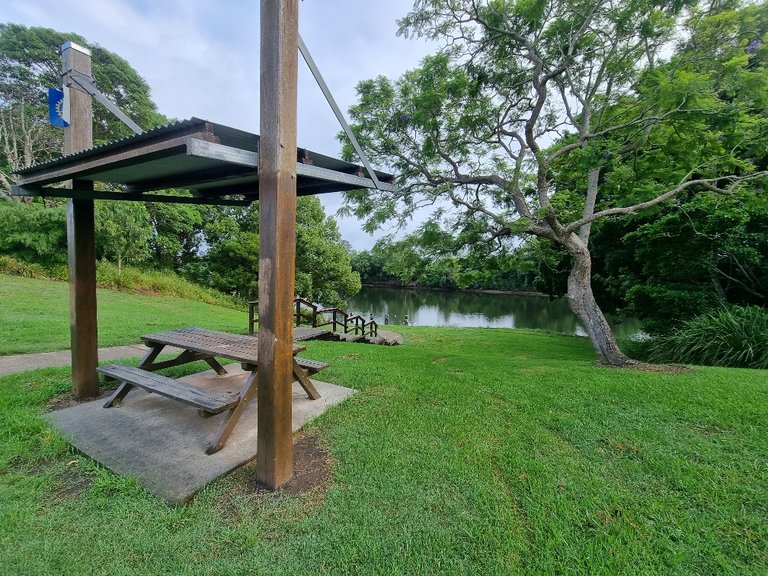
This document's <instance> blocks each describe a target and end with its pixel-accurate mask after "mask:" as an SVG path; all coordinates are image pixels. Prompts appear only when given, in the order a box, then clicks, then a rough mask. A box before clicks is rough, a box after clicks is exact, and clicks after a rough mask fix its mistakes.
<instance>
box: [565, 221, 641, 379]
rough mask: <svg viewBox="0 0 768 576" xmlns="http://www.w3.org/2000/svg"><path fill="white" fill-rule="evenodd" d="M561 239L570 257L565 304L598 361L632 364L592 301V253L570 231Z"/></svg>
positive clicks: (613, 363) (593, 299)
mask: <svg viewBox="0 0 768 576" xmlns="http://www.w3.org/2000/svg"><path fill="white" fill-rule="evenodd" d="M562 242H563V244H564V245H565V247H566V248H567V250H568V252H569V253H570V254H571V256H572V257H573V267H572V268H571V273H570V274H569V275H568V303H569V304H570V306H571V310H573V313H574V314H576V316H577V317H578V318H579V320H580V321H581V323H582V325H583V326H584V328H585V329H586V331H587V334H588V335H589V339H590V340H591V341H592V346H593V347H594V348H595V352H597V355H598V356H599V358H600V361H601V362H603V363H605V364H609V365H611V366H626V365H628V364H633V363H634V362H635V361H634V360H631V359H630V358H629V357H628V356H626V355H625V354H624V353H623V352H622V351H621V350H620V349H619V346H618V344H617V343H616V337H615V336H614V335H613V330H611V327H610V326H609V325H608V322H607V321H606V319H605V316H604V315H603V312H602V310H600V307H599V306H598V305H597V302H595V296H594V294H593V293H592V256H591V255H590V253H589V249H588V248H587V245H586V244H585V243H584V242H583V241H582V240H581V239H580V238H579V237H578V236H576V235H575V234H570V235H569V236H568V237H566V238H564V239H562Z"/></svg>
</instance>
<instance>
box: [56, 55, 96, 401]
mask: <svg viewBox="0 0 768 576" xmlns="http://www.w3.org/2000/svg"><path fill="white" fill-rule="evenodd" d="M61 60H62V67H63V71H64V72H65V73H66V72H68V71H70V70H73V71H76V72H79V73H81V74H83V75H85V76H87V77H89V78H90V76H91V51H90V50H88V49H87V48H83V47H82V46H79V45H77V44H75V43H74V42H66V43H65V44H63V45H62V46H61ZM69 101H70V124H69V126H68V127H66V128H64V154H65V155H66V154H73V153H75V152H79V151H80V150H84V149H86V148H90V147H91V146H92V145H93V103H92V101H91V96H90V94H87V93H85V92H84V91H82V90H78V89H72V90H71V91H70V99H69ZM71 187H72V188H78V189H93V182H89V181H73V182H72V184H71ZM67 255H68V260H69V309H70V337H71V349H72V395H73V396H74V397H75V398H89V397H95V396H98V395H99V379H98V375H97V373H96V366H97V364H98V361H99V356H98V354H99V352H98V333H97V322H96V243H95V225H94V211H93V200H83V199H70V200H67Z"/></svg>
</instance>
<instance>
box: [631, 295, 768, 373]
mask: <svg viewBox="0 0 768 576" xmlns="http://www.w3.org/2000/svg"><path fill="white" fill-rule="evenodd" d="M645 349H646V351H647V358H648V359H649V360H651V361H653V362H682V363H685V364H701V365H705V366H732V367H738V368H763V369H768V310H766V309H765V308H759V307H757V306H746V307H742V306H729V307H728V308H721V309H720V310H718V311H716V312H711V313H708V314H704V315H702V316H698V317H696V318H692V319H690V320H687V321H685V322H683V324H682V325H681V326H680V327H679V328H678V329H677V330H675V331H674V332H672V333H671V334H665V335H662V336H659V337H657V338H654V339H652V340H651V341H650V342H649V343H648V344H646V345H645Z"/></svg>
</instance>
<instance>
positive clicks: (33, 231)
mask: <svg viewBox="0 0 768 576" xmlns="http://www.w3.org/2000/svg"><path fill="white" fill-rule="evenodd" d="M0 222H2V225H1V226H0V254H3V255H6V256H10V257H12V258H14V259H16V260H22V261H25V262H30V263H35V264H41V265H43V266H56V265H65V264H66V263H67V225H66V210H65V208H64V207H63V206H59V207H53V208H46V207H45V206H43V205H42V204H39V203H34V204H24V203H21V202H15V201H12V202H0Z"/></svg>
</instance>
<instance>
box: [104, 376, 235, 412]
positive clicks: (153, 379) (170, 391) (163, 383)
mask: <svg viewBox="0 0 768 576" xmlns="http://www.w3.org/2000/svg"><path fill="white" fill-rule="evenodd" d="M97 370H98V371H99V372H101V373H102V374H104V375H105V376H109V377H110V378H114V379H115V380H118V381H119V382H121V384H122V383H128V384H129V385H131V386H135V387H137V388H143V389H144V390H148V391H149V392H154V393H155V394H159V395H161V396H165V397H166V398H171V399H173V400H178V401H179V402H183V403H184V404H188V405H190V406H194V407H195V408H198V409H200V410H204V411H205V412H208V413H211V414H218V413H220V412H224V411H225V410H228V409H230V408H232V407H234V406H235V405H237V403H238V402H239V401H240V395H239V394H238V393H237V392H225V393H218V392H213V391H211V390H208V389H206V388H200V387H199V386H193V385H191V384H187V383H186V382H181V381H179V380H174V379H173V378H168V377H167V376H163V375H161V374H155V373H154V372H147V371H146V370H142V369H141V368H135V367H133V366H124V365H122V364H110V365H108V366H101V367H99V368H97ZM115 396H116V395H113V396H112V397H111V398H110V399H109V401H108V402H107V403H106V404H105V405H104V407H105V408H109V407H110V406H112V404H113V402H114V401H115V400H116V399H117V398H115Z"/></svg>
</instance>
